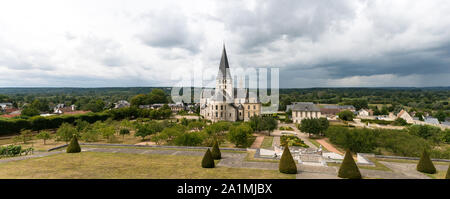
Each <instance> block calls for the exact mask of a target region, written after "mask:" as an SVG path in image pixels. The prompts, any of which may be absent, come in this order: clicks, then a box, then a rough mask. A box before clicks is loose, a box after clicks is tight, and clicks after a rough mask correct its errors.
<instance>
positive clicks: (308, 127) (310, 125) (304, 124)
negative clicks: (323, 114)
mask: <svg viewBox="0 0 450 199" xmlns="http://www.w3.org/2000/svg"><path fill="white" fill-rule="evenodd" d="M299 129H300V131H302V132H305V133H308V135H309V136H311V134H319V133H320V132H321V129H322V128H321V126H320V121H319V120H318V119H313V118H306V119H303V120H302V121H301V123H300V128H299Z"/></svg>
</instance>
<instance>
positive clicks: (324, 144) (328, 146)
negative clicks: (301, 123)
mask: <svg viewBox="0 0 450 199" xmlns="http://www.w3.org/2000/svg"><path fill="white" fill-rule="evenodd" d="M316 141H317V142H318V143H319V144H320V145H322V147H324V148H325V149H327V150H328V151H330V152H334V153H337V154H340V155H344V154H343V153H342V152H340V151H339V150H337V149H336V148H335V147H334V146H333V145H331V144H330V143H328V142H327V141H326V140H325V139H317V140H316Z"/></svg>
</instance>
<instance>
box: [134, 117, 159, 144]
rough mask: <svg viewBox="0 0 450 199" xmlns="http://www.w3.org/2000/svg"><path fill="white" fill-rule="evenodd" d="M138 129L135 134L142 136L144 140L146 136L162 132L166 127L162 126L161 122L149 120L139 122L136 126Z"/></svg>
mask: <svg viewBox="0 0 450 199" xmlns="http://www.w3.org/2000/svg"><path fill="white" fill-rule="evenodd" d="M136 129H137V131H136V133H135V134H134V136H136V137H142V140H144V138H145V137H146V136H149V135H153V134H156V133H158V132H161V131H162V130H163V129H164V127H163V126H162V124H161V123H159V122H155V121H152V122H149V123H144V124H138V125H137V126H136Z"/></svg>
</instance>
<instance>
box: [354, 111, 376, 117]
mask: <svg viewBox="0 0 450 199" xmlns="http://www.w3.org/2000/svg"><path fill="white" fill-rule="evenodd" d="M372 115H373V111H372V110H370V109H361V110H359V111H358V116H362V117H368V116H372Z"/></svg>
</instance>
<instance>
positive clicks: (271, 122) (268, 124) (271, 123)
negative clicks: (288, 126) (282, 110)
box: [262, 117, 278, 136]
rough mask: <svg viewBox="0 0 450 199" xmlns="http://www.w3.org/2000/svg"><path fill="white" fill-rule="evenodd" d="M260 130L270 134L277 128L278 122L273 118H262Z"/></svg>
mask: <svg viewBox="0 0 450 199" xmlns="http://www.w3.org/2000/svg"><path fill="white" fill-rule="evenodd" d="M262 124H263V125H262V129H263V130H266V131H268V132H269V136H270V133H271V132H272V131H273V130H275V129H277V128H278V121H277V120H276V119H275V118H274V117H263V118H262Z"/></svg>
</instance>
